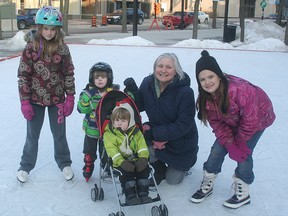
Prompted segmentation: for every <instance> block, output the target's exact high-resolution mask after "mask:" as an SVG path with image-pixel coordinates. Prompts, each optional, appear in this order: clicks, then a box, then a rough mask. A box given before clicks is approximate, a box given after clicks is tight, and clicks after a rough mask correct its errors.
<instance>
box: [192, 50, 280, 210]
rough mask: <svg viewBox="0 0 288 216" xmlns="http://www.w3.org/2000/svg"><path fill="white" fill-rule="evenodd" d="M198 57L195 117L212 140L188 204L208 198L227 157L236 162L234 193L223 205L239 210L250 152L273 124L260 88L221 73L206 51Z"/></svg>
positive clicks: (248, 179)
mask: <svg viewBox="0 0 288 216" xmlns="http://www.w3.org/2000/svg"><path fill="white" fill-rule="evenodd" d="M201 54H202V57H201V58H200V59H199V60H198V61H197V63H196V79H197V83H198V90H199V96H198V101H197V107H198V118H199V119H200V120H201V122H202V123H204V125H207V124H208V123H209V125H210V126H211V127H212V129H213V133H215V136H216V140H215V142H214V144H213V146H212V148H211V152H210V155H209V157H208V159H207V161H206V162H205V163H204V166H203V168H204V177H203V181H202V184H201V187H200V189H199V190H198V191H197V192H196V193H194V194H193V195H192V198H191V201H192V202H194V203H200V202H202V201H203V200H204V199H205V198H206V197H207V196H209V195H211V193H212V190H213V184H214V180H215V178H216V176H217V174H218V173H220V172H221V167H222V164H223V161H224V158H225V156H226V154H228V155H229V157H230V158H231V159H232V160H234V161H236V162H237V167H236V169H235V173H234V174H233V180H234V184H235V187H234V188H235V194H234V195H233V196H232V197H231V198H230V199H228V200H226V201H225V202H224V204H223V205H224V206H225V207H228V208H239V207H241V206H243V205H245V204H249V203H250V195H249V184H251V183H252V182H253V181H254V173H253V158H252V152H253V149H254V148H255V146H256V144H257V142H258V140H259V139H260V137H261V135H262V134H263V132H264V130H265V129H266V128H267V127H269V126H270V125H271V124H272V123H273V122H274V120H275V114H274V111H273V106H272V103H271V101H270V99H269V97H268V96H267V94H266V93H265V92H264V91H263V90H262V89H261V88H259V87H257V86H255V85H253V84H251V83H249V82H248V81H246V80H244V79H241V78H238V77H235V76H232V75H227V74H224V73H223V72H222V70H221V68H220V67H219V65H218V63H217V61H216V59H215V58H214V57H212V56H210V55H209V53H208V52H207V51H206V50H204V51H202V53H201Z"/></svg>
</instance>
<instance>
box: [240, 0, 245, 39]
mask: <svg viewBox="0 0 288 216" xmlns="http://www.w3.org/2000/svg"><path fill="white" fill-rule="evenodd" d="M245 9H246V7H245V0H240V41H241V42H244V37H245Z"/></svg>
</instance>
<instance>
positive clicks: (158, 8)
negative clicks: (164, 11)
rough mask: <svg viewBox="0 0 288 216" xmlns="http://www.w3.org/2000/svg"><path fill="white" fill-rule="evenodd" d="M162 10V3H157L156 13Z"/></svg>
mask: <svg viewBox="0 0 288 216" xmlns="http://www.w3.org/2000/svg"><path fill="white" fill-rule="evenodd" d="M160 12H161V4H160V3H156V14H160Z"/></svg>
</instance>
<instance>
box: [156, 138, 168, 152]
mask: <svg viewBox="0 0 288 216" xmlns="http://www.w3.org/2000/svg"><path fill="white" fill-rule="evenodd" d="M152 142H153V148H154V149H159V150H160V149H164V148H165V144H166V143H167V141H164V142H157V141H154V140H153V141H152Z"/></svg>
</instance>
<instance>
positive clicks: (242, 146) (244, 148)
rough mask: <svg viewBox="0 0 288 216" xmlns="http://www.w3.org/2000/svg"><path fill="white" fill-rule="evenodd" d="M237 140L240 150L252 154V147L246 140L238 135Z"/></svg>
mask: <svg viewBox="0 0 288 216" xmlns="http://www.w3.org/2000/svg"><path fill="white" fill-rule="evenodd" d="M235 142H236V145H237V147H238V149H239V150H241V151H242V152H244V153H246V154H248V155H249V154H252V150H251V149H250V148H248V146H247V142H246V141H244V140H242V139H240V138H239V137H236V138H235Z"/></svg>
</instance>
